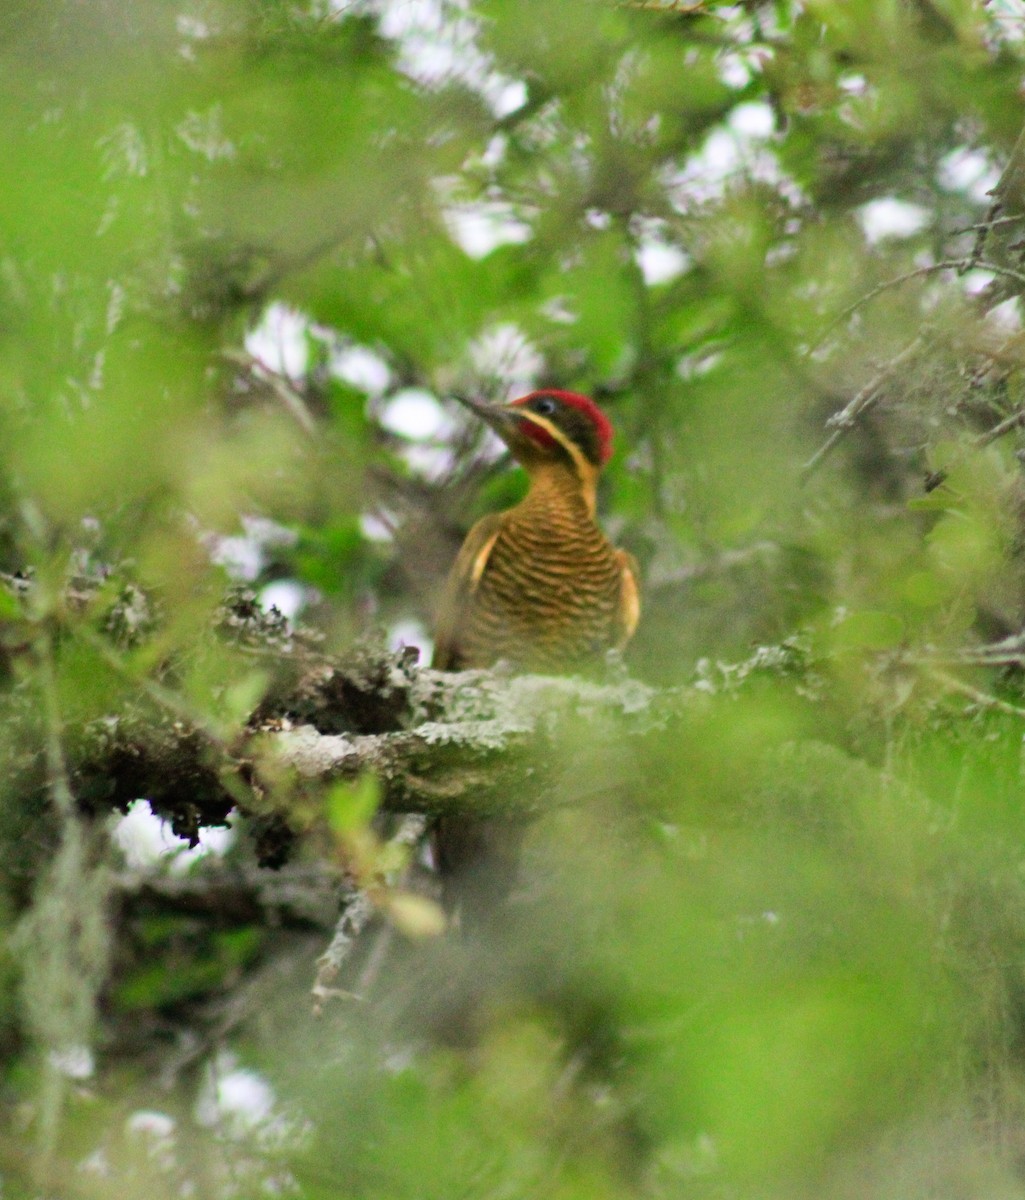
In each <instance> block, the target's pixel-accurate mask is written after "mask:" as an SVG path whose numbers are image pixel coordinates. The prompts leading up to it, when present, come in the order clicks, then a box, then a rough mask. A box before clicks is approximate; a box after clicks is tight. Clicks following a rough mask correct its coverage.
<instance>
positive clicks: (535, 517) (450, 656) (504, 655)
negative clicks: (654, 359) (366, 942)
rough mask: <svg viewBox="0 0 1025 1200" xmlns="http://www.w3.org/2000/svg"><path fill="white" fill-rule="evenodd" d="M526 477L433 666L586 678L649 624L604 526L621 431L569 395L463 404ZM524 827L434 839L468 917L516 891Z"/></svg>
mask: <svg viewBox="0 0 1025 1200" xmlns="http://www.w3.org/2000/svg"><path fill="white" fill-rule="evenodd" d="M464 403H467V405H468V407H470V408H471V409H472V410H473V411H474V412H476V413H477V414H478V415H479V416H481V417H482V418H483V419H484V420H485V421H486V422H487V423H488V424H489V425H491V426H492V428H494V429H495V431H496V432H497V433H498V434H499V435H500V436H501V437H502V439H503V440H504V441H505V443H506V444H507V445H508V446H509V448H510V450H511V451H512V453H513V455H514V456H515V457H516V458H517V460H518V461H519V462H520V463H521V464H522V465H523V466H524V467H525V468H526V470H527V472H528V475H529V476H530V487H529V489H528V492H527V495H526V497H525V498H524V500H523V501H522V502H521V503H520V504H517V505H516V506H515V507H514V508H511V509H509V510H507V511H506V512H503V513H493V514H491V515H489V516H487V517H484V518H483V519H482V520H480V521H478V522H477V524H476V525H475V526H474V527H473V528H472V529H471V530H470V532H469V533H468V534H467V536H466V540H465V542H464V543H463V546H462V549H461V550H460V552H459V555H458V557H457V559H456V562H455V564H454V566H453V568H452V571H451V572H450V574H449V578H448V582H447V585H446V589H445V594H444V597H443V600H442V604H441V610H440V613H439V620H438V625H437V637H436V642H435V654H434V665H435V666H436V667H439V668H440V669H442V670H460V669H466V668H472V667H488V666H492V665H493V664H494V663H496V662H499V661H506V662H509V663H511V664H512V665H513V666H515V667H517V668H519V669H520V670H526V671H537V672H542V673H552V672H563V671H577V670H581V669H583V668H586V667H587V665H588V664H593V663H595V662H600V661H601V659H602V658H603V656H604V655H605V653H606V652H607V651H609V650H612V649H620V648H622V647H623V646H624V645H625V644H626V643H627V641H629V639H630V637H631V636H632V634H633V631H634V628H635V626H636V624H637V618H638V615H639V602H638V590H637V581H636V576H637V572H636V566H635V564H634V562H633V559H632V557H631V556H630V555H629V554H627V553H626V552H625V551H622V550H617V549H615V548H614V547H613V546H612V544H611V543H610V542H609V540H608V538H607V537H606V536H605V534H604V533H603V531H602V529H601V527H600V526H599V525H598V523H597V521H596V520H595V492H596V486H597V479H598V474H599V472H600V470H601V468H602V466H603V465H604V463H605V462H606V461H607V459H608V456H609V453H610V449H611V445H610V443H611V435H612V430H611V426H610V425H609V423H608V421H607V420H606V418H605V417H604V415H603V414H602V413H601V411H600V410H599V409H598V408H597V406H596V405H595V404H594V403H593V402H592V401H590V400H588V399H587V398H586V397H583V396H578V395H576V394H575V393H571V392H559V391H552V392H535V393H532V394H531V395H529V396H525V397H524V398H523V399H522V400H517V401H514V402H513V403H512V404H508V405H503V406H500V407H491V406H487V405H483V404H479V403H475V402H469V401H464ZM522 831H523V824H522V822H519V821H516V820H513V819H508V820H499V819H489V820H480V819H471V818H461V819H458V820H456V819H450V820H444V821H441V822H439V825H438V827H437V830H436V835H435V852H436V855H437V862H438V868H439V871H440V872H441V875H442V879H443V882H444V885H445V891H446V898H447V900H448V902H449V906H450V908H461V909H462V910H463V917H464V920H465V919H466V918H467V917H468V916H470V915H471V911H472V912H473V915H476V916H479V915H480V914H481V911H482V909H483V908H486V907H487V905H488V902H489V900H491V901H494V899H495V898H497V897H501V896H502V895H504V894H505V893H506V892H507V891H508V890H509V887H510V886H511V884H512V879H513V876H514V874H515V869H516V862H517V859H518V847H519V843H520V840H521V837H522Z"/></svg>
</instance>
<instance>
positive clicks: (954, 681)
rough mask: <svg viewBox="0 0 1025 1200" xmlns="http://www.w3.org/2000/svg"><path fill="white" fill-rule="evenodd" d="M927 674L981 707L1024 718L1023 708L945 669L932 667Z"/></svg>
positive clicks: (1024, 709)
mask: <svg viewBox="0 0 1025 1200" xmlns="http://www.w3.org/2000/svg"><path fill="white" fill-rule="evenodd" d="M929 674H930V675H932V677H933V678H934V679H935V680H936V681H937V682H938V683H942V684H943V686H944V687H946V688H948V689H949V690H950V691H952V692H957V693H958V694H959V695H962V696H966V697H967V698H968V699H969V700H971V701H973V703H975V704H978V705H979V706H980V707H982V708H989V709H995V710H996V711H997V712H1002V713H1007V715H1008V716H1011V717H1022V718H1025V708H1020V707H1019V706H1018V705H1016V704H1008V703H1007V701H1006V700H1001V699H1000V698H999V697H998V696H991V695H990V694H989V693H988V692H983V691H980V690H979V689H978V688H976V687H972V685H971V684H970V683H965V682H964V681H963V680H961V679H958V678H957V677H956V676H954V675H950V674H948V673H947V672H946V671H940V670H938V669H936V668H933V669H932V670H930V672H929Z"/></svg>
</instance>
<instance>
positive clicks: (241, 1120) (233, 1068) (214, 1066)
mask: <svg viewBox="0 0 1025 1200" xmlns="http://www.w3.org/2000/svg"><path fill="white" fill-rule="evenodd" d="M274 1099H275V1097H274V1089H273V1088H272V1087H271V1085H270V1084H269V1083H268V1082H267V1080H266V1079H264V1078H263V1076H262V1075H259V1074H257V1072H256V1071H250V1070H247V1069H246V1068H245V1067H240V1066H238V1060H237V1059H236V1058H235V1056H234V1055H233V1054H229V1053H227V1052H225V1051H222V1052H221V1053H219V1054H218V1055H217V1057H216V1059H215V1060H214V1062H213V1063H211V1064H210V1065H209V1066H208V1068H207V1073H206V1078H205V1079H204V1081H203V1086H202V1088H201V1090H200V1094H199V1098H198V1099H197V1101H196V1120H197V1121H198V1122H199V1124H200V1125H204V1126H206V1127H207V1128H212V1127H213V1128H218V1129H223V1130H224V1131H225V1132H227V1133H228V1134H229V1135H231V1136H235V1137H242V1136H244V1135H245V1134H247V1133H251V1132H252V1131H253V1130H254V1129H256V1128H257V1127H258V1126H260V1125H263V1124H264V1123H265V1122H266V1121H268V1120H269V1119H270V1117H271V1115H272V1113H273V1111H274Z"/></svg>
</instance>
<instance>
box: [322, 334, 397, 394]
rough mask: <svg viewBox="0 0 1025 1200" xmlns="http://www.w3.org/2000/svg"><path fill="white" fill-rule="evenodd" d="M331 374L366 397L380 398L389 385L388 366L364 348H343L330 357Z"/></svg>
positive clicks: (353, 346)
mask: <svg viewBox="0 0 1025 1200" xmlns="http://www.w3.org/2000/svg"><path fill="white" fill-rule="evenodd" d="M331 373H332V375H334V376H335V378H336V379H341V380H343V381H344V382H345V383H347V384H349V385H350V387H354V388H356V389H357V390H358V391H361V392H365V393H366V395H368V396H380V395H382V394H383V393H384V392H385V391H387V389H388V385H389V384H390V383H391V371H390V370H389V369H388V364H387V363H386V362H385V361H384V359H383V358H382V357H381V356H380V355H379V354H375V353H374V351H373V350H370V349H368V348H367V347H366V346H358V345H351V346H343V347H341V348H340V349H338V350H337V351H336V352H335V353H334V354H333V355H332V356H331Z"/></svg>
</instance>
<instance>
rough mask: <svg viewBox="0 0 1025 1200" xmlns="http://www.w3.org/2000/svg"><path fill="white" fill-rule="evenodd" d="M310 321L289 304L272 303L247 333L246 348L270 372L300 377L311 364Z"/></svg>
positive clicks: (293, 377) (294, 377)
mask: <svg viewBox="0 0 1025 1200" xmlns="http://www.w3.org/2000/svg"><path fill="white" fill-rule="evenodd" d="M309 328H310V323H309V321H308V320H307V318H306V317H305V316H303V314H302V313H299V312H296V311H295V309H292V308H289V307H288V306H287V305H286V304H278V303H275V304H271V305H269V306H268V308H267V310H266V312H264V314H263V316H262V317H261V318H260V323H259V324H258V325H257V326H256V328H255V329H251V330H250V331H249V332H248V333H247V334H246V350H247V351H248V352H249V353H250V354H251V355H252V356H253V358H255V359H256V360H257V361H258V362H260V363H262V364H263V366H265V367H266V368H267V370H269V371H273V372H275V374H277V375H286V376H287V377H288V378H289V379H300V378H301V377H302V376H303V375H305V373H306V368H307V365H308V364H309V348H308V346H307V342H306V339H307V336H308V333H309Z"/></svg>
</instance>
